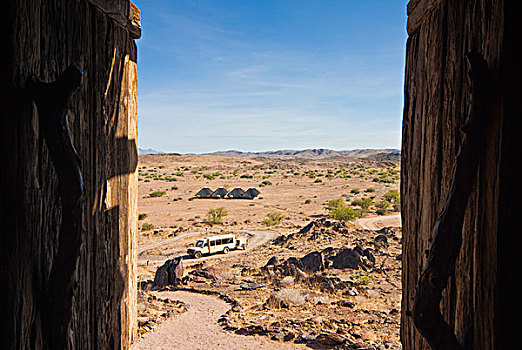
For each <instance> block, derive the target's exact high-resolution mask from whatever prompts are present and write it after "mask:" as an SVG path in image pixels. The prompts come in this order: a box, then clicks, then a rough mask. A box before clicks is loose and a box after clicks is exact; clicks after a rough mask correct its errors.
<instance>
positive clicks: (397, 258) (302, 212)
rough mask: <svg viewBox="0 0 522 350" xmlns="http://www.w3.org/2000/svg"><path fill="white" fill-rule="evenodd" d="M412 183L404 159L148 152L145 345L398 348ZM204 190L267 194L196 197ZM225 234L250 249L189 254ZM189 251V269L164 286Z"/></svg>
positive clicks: (142, 290) (144, 169) (142, 181)
mask: <svg viewBox="0 0 522 350" xmlns="http://www.w3.org/2000/svg"><path fill="white" fill-rule="evenodd" d="M399 186H400V163H399V162H398V161H391V160H370V159H367V158H363V157H361V158H354V157H331V158H314V157H310V158H295V157H294V158H292V157H286V158H276V157H229V156H220V155H176V154H154V155H140V156H139V163H138V190H139V191H138V193H139V199H138V208H139V223H138V225H139V229H138V249H137V251H138V261H139V266H138V287H139V288H138V300H139V302H138V316H139V317H138V322H139V339H138V341H137V344H136V347H137V348H138V349H166V348H186V349H195V348H215V349H220V348H223V349H250V348H252V349H262V348H266V349H278V348H281V349H282V348H284V349H292V348H303V349H304V348H315V349H323V348H339V349H399V348H400V335H399V325H400V302H401V228H400V226H401V221H400V220H401V219H400V212H399V208H400V198H399V197H398V193H399ZM204 187H208V188H210V189H211V190H215V189H217V188H220V187H223V188H225V189H227V190H228V191H230V190H232V189H234V188H236V187H240V188H242V189H244V190H247V189H248V188H256V189H257V190H259V191H260V193H259V195H258V196H257V197H256V198H254V199H224V198H222V199H212V198H196V197H195V195H196V193H198V191H199V190H200V189H202V188H204ZM333 205H340V206H341V207H343V208H345V209H346V212H348V213H350V214H353V215H354V216H353V217H350V219H346V218H339V217H335V215H333V213H334V211H333V210H332V208H333ZM216 208H224V210H225V211H226V215H225V216H222V217H220V218H219V219H218V220H211V217H210V216H209V211H211V210H212V209H216ZM328 208H330V209H328ZM347 208H348V209H347ZM343 213H345V212H343ZM274 218H275V220H274ZM224 233H233V234H235V235H236V236H238V237H243V238H245V239H247V241H248V246H247V249H246V250H244V251H243V250H232V251H231V252H230V253H228V254H222V253H217V254H214V255H210V256H204V257H202V258H200V259H194V258H191V257H189V256H188V255H187V254H186V251H187V248H188V247H189V246H191V245H193V244H194V243H195V242H196V240H197V239H198V238H203V237H207V236H212V235H219V234H224ZM176 257H182V259H183V260H182V275H183V278H182V279H181V280H180V281H178V283H175V284H173V285H169V286H161V288H158V287H157V286H155V285H154V278H155V273H156V270H157V269H158V268H159V267H160V266H161V265H163V264H164V263H165V262H166V261H167V260H169V259H174V258H176Z"/></svg>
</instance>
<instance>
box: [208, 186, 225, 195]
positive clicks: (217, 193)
mask: <svg viewBox="0 0 522 350" xmlns="http://www.w3.org/2000/svg"><path fill="white" fill-rule="evenodd" d="M227 193H228V191H227V190H226V189H225V188H224V187H220V188H218V189H217V190H215V191H214V192H213V193H212V195H211V196H210V198H225V196H226V195H227Z"/></svg>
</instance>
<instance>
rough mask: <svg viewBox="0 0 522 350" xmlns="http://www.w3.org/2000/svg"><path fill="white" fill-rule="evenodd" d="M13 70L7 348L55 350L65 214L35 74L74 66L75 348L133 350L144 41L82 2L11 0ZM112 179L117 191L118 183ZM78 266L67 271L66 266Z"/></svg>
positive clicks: (8, 68) (49, 77)
mask: <svg viewBox="0 0 522 350" xmlns="http://www.w3.org/2000/svg"><path fill="white" fill-rule="evenodd" d="M4 5H5V9H6V13H8V14H9V16H8V21H7V22H5V23H4V24H6V25H7V27H8V30H7V31H6V33H7V37H6V38H7V39H6V40H5V41H4V38H3V37H2V40H3V41H2V44H5V46H4V47H9V50H7V51H6V56H8V57H7V59H6V61H7V64H6V65H5V66H2V70H3V74H2V76H1V78H2V79H3V80H2V82H3V83H4V85H5V86H7V87H8V91H9V93H8V96H9V99H8V100H7V101H6V103H5V105H4V106H3V114H2V128H0V130H1V136H2V137H1V138H0V145H1V147H2V150H3V152H2V153H3V155H2V162H4V161H5V163H4V164H9V165H10V166H9V167H7V168H6V169H5V171H4V170H3V171H2V172H1V173H0V189H1V196H0V200H1V202H0V204H1V207H0V215H1V216H0V219H1V222H2V223H3V226H2V230H1V233H0V279H1V280H2V281H4V282H5V283H6V284H7V285H8V286H9V287H8V288H2V289H0V293H1V295H0V329H1V330H2V337H0V348H1V349H48V348H49V345H50V339H48V337H46V336H45V334H44V324H43V323H44V322H45V317H44V316H45V310H44V309H43V305H44V303H45V293H43V291H44V290H45V289H46V288H47V287H48V284H49V283H51V280H50V279H49V275H50V273H51V270H52V269H53V266H56V265H55V264H56V263H57V262H56V259H57V252H58V251H57V249H58V245H57V244H58V241H59V238H60V237H59V234H60V231H61V230H60V228H61V223H62V221H61V215H62V213H63V212H65V211H64V208H63V206H62V201H61V200H60V196H59V195H58V194H59V192H58V188H59V183H58V176H57V172H56V169H55V166H54V165H53V162H52V160H51V159H52V154H51V152H52V149H51V148H50V147H48V145H47V142H46V141H45V140H44V139H43V138H42V132H41V129H42V125H41V124H40V122H39V111H38V110H37V109H36V107H35V105H34V104H33V103H32V102H31V98H30V96H29V94H28V93H27V90H26V82H27V81H28V79H29V77H30V76H32V75H36V76H38V77H40V78H41V79H42V80H43V81H45V82H50V81H54V80H56V78H57V77H58V75H59V74H60V73H61V72H63V71H64V70H65V69H66V68H67V67H69V66H70V65H71V64H77V65H78V66H80V68H81V69H82V70H83V71H84V72H85V73H84V76H83V79H82V83H81V85H80V89H79V90H78V91H77V92H76V93H75V95H74V96H73V98H72V99H71V101H70V105H69V109H68V112H67V113H68V114H67V118H68V120H69V124H70V129H71V138H72V144H73V145H74V147H75V148H76V150H77V152H78V155H79V158H80V159H81V174H82V177H83V181H84V186H85V194H84V200H83V202H82V208H81V209H82V211H83V213H84V214H83V216H82V218H81V222H82V224H83V226H84V227H85V229H86V232H85V234H83V235H82V236H81V237H80V239H81V241H82V245H81V247H80V251H79V256H77V257H76V258H75V259H70V260H71V261H67V262H64V263H63V264H64V266H69V267H72V268H75V273H74V282H75V283H74V289H73V293H74V296H73V299H72V310H71V311H72V313H71V321H70V324H69V331H68V335H70V338H69V337H68V341H70V343H68V344H67V345H66V346H65V348H66V349H128V348H130V346H131V342H132V340H133V337H134V335H135V328H134V327H136V320H135V317H136V316H135V302H136V294H135V288H134V287H135V276H136V272H135V269H136V266H135V261H136V259H135V254H136V253H135V245H136V243H135V240H136V236H135V235H136V227H135V222H136V220H135V218H136V215H137V214H136V210H137V207H136V205H137V200H136V195H137V192H135V191H137V189H136V175H135V169H136V163H137V145H136V139H137V125H136V118H137V106H136V103H137V92H136V45H135V43H134V41H133V40H132V38H133V37H134V36H135V35H133V34H132V33H131V31H130V30H129V28H128V27H124V26H122V25H121V24H120V23H118V22H116V21H115V20H114V19H113V18H112V17H111V16H108V15H107V14H106V13H105V12H103V11H101V10H100V8H99V7H97V6H93V4H92V3H91V2H88V1H86V0H85V1H84V0H79V1H68V0H49V1H30V0H9V1H7V2H6V4H4ZM109 183H111V185H110V186H108V184H109ZM65 264H66V265H65Z"/></svg>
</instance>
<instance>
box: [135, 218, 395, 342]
mask: <svg viewBox="0 0 522 350" xmlns="http://www.w3.org/2000/svg"><path fill="white" fill-rule="evenodd" d="M356 224H358V225H360V226H361V227H362V228H363V229H367V230H378V229H381V228H383V227H386V226H393V227H400V226H401V216H400V214H397V215H388V216H378V217H370V218H362V219H358V220H357V221H356ZM240 232H245V233H248V234H250V235H252V237H251V238H250V239H249V242H248V248H247V250H246V252H248V251H250V250H252V249H253V248H255V247H258V246H260V245H262V244H265V243H266V242H268V241H269V240H271V239H272V238H274V237H275V236H276V235H277V234H278V233H277V232H275V231H249V230H241V231H240ZM198 234H200V232H191V233H186V234H182V235H179V236H176V237H173V238H169V239H165V240H162V241H159V242H154V243H148V244H145V245H142V246H140V247H138V254H142V253H143V252H145V251H147V250H149V249H153V248H157V247H160V246H162V245H164V244H169V243H172V242H175V241H177V240H180V239H182V238H186V237H190V236H195V235H198ZM180 252H181V251H180ZM180 252H176V254H174V255H171V256H169V257H168V258H169V259H170V258H172V257H174V256H178V255H179V254H178V253H180ZM181 253H184V252H181ZM242 253H245V251H244V250H237V251H231V252H230V253H229V254H228V255H229V256H234V255H237V254H242ZM217 257H221V258H222V257H223V254H214V255H210V256H207V257H203V258H200V259H189V260H187V262H199V261H202V260H207V259H213V258H217ZM158 258H159V257H158ZM165 258H166V257H163V258H162V259H161V260H158V262H159V261H161V263H163V262H164V261H165ZM184 258H185V257H184ZM145 260H148V259H140V262H143V261H145ZM156 293H158V295H161V297H162V298H170V299H174V300H180V301H182V302H184V303H185V304H186V305H187V308H188V311H187V312H184V313H182V314H181V315H179V316H176V317H171V318H169V319H167V320H165V321H164V322H162V323H161V324H159V325H158V326H157V327H156V328H155V329H154V330H153V331H151V332H149V333H146V334H145V335H144V336H143V337H142V338H140V339H139V340H138V341H137V342H136V344H135V346H134V349H135V350H160V349H161V350H163V349H165V350H167V349H180V350H200V349H201V350H203V349H213V350H214V349H216V350H232V349H234V350H236V349H237V350H242V349H260V350H265V349H266V350H279V349H281V350H283V349H285V350H286V349H310V348H309V347H307V346H306V345H304V344H295V343H281V342H276V341H272V340H270V339H268V338H267V337H263V336H244V335H238V334H235V333H231V332H226V331H224V330H223V329H222V328H221V326H219V324H218V319H219V318H220V317H221V316H222V315H223V314H224V313H225V312H226V311H227V310H229V308H230V306H229V305H228V304H227V303H225V302H224V301H223V300H221V299H218V298H216V297H214V296H209V295H204V294H198V293H191V292H186V291H175V292H156Z"/></svg>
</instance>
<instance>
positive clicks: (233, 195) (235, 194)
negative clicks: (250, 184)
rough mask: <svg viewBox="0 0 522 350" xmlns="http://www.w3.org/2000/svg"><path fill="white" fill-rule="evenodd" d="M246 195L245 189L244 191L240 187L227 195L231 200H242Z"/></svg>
mask: <svg viewBox="0 0 522 350" xmlns="http://www.w3.org/2000/svg"><path fill="white" fill-rule="evenodd" d="M244 193H245V190H244V189H242V188H240V187H236V188H234V189H233V190H232V191H230V192H229V193H228V194H227V198H230V199H237V198H242V197H243V194H244Z"/></svg>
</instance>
